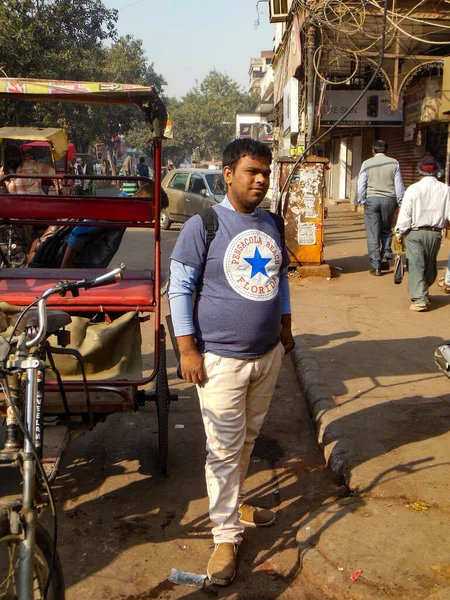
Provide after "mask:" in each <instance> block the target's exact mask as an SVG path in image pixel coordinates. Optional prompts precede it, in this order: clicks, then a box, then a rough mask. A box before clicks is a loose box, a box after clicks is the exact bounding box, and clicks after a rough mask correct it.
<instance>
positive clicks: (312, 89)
mask: <svg viewBox="0 0 450 600" xmlns="http://www.w3.org/2000/svg"><path fill="white" fill-rule="evenodd" d="M444 8H445V6H444V3H439V2H435V1H432V0H426V1H425V2H418V3H416V2H411V1H409V0H397V1H396V2H395V3H393V2H392V1H391V0H389V2H388V12H387V15H386V19H384V17H383V5H382V4H381V3H379V2H378V1H377V0H370V2H366V1H354V0H351V1H349V2H347V3H345V4H344V3H343V2H340V1H339V0H318V1H306V2H299V1H298V0H284V1H283V0H278V1H277V0H270V10H271V14H270V17H271V21H272V22H273V23H274V25H275V49H274V50H275V54H274V58H273V62H272V66H273V70H274V111H273V120H274V130H273V135H274V151H275V153H276V155H277V156H279V157H283V156H289V155H297V154H300V153H301V152H303V150H304V149H305V148H307V147H308V146H309V145H310V144H311V142H314V141H315V140H316V139H318V138H319V137H320V136H323V137H322V139H321V141H320V142H319V143H318V144H316V145H315V146H314V147H313V148H312V153H313V154H316V155H319V156H324V157H327V158H328V159H329V161H330V164H329V166H330V169H329V171H328V173H327V181H326V194H327V196H328V197H329V198H332V199H334V200H343V199H347V200H350V201H354V200H355V197H356V180H357V176H358V173H359V170H360V167H361V163H362V161H363V160H365V159H366V158H369V157H370V154H371V145H372V142H373V140H374V139H384V140H385V141H387V143H388V147H389V149H388V154H389V155H390V156H393V157H394V158H396V159H397V160H399V162H400V165H401V169H402V173H403V177H404V180H405V184H406V185H409V184H411V183H413V182H414V181H416V180H417V178H418V174H417V169H416V165H417V162H418V161H419V160H420V159H421V158H422V157H423V156H424V155H425V154H426V153H430V154H432V155H433V156H434V157H435V158H436V159H437V160H438V162H439V163H440V164H441V165H442V166H443V168H445V171H446V178H447V182H450V161H449V141H448V140H449V135H448V133H449V123H450V115H449V114H445V112H444V111H443V109H442V103H443V100H445V97H446V94H448V91H446V90H445V89H444V87H445V86H443V69H444V59H445V57H446V56H448V55H450V11H448V10H444ZM382 48H384V56H383V57H382V60H381V50H382ZM380 63H381V68H380V69H379V71H378V74H377V75H376V76H375V77H374V74H375V72H376V71H377V70H378V66H379V64H380ZM371 80H372V83H371V85H370V87H369V88H368V90H367V91H366V92H365V93H364V95H363V96H362V98H361V99H360V101H359V102H358V104H357V105H356V106H355V107H354V108H353V110H352V111H351V112H350V114H349V115H348V116H347V117H346V118H345V120H344V121H342V122H341V123H339V124H338V125H337V126H336V123H337V122H338V120H339V119H340V118H341V116H342V115H343V114H344V113H345V112H346V111H347V109H348V108H349V107H350V106H351V105H352V104H353V103H354V101H355V100H356V99H357V98H358V97H359V96H360V95H361V93H362V91H363V90H364V89H365V88H366V86H367V84H368V83H369V82H370V81H371Z"/></svg>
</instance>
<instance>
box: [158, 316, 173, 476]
mask: <svg viewBox="0 0 450 600" xmlns="http://www.w3.org/2000/svg"><path fill="white" fill-rule="evenodd" d="M169 405H170V391H169V382H168V380H167V369H166V331H165V329H164V325H161V326H160V330H159V366H158V373H157V375H156V412H157V414H158V444H159V464H160V469H161V473H162V474H163V475H165V474H166V473H167V463H168V457H169Z"/></svg>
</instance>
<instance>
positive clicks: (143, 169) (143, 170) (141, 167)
mask: <svg viewBox="0 0 450 600" xmlns="http://www.w3.org/2000/svg"><path fill="white" fill-rule="evenodd" d="M136 171H137V172H138V173H139V175H140V176H141V177H150V172H149V170H148V165H146V164H145V163H139V164H138V165H137V167H136Z"/></svg>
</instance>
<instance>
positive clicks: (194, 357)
mask: <svg viewBox="0 0 450 600" xmlns="http://www.w3.org/2000/svg"><path fill="white" fill-rule="evenodd" d="M177 341H178V347H179V349H180V371H181V376H182V377H183V379H185V380H186V381H188V382H189V383H195V384H197V383H201V382H202V381H205V379H206V374H205V369H204V368H203V356H202V355H201V354H200V352H199V351H198V349H197V346H196V345H195V339H194V336H193V335H182V336H179V337H177Z"/></svg>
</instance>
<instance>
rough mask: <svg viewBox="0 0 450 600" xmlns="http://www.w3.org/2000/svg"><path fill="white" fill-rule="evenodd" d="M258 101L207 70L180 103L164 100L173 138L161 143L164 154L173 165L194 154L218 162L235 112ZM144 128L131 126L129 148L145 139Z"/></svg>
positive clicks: (232, 132) (232, 129) (226, 78)
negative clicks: (202, 78) (199, 81)
mask: <svg viewBox="0 0 450 600" xmlns="http://www.w3.org/2000/svg"><path fill="white" fill-rule="evenodd" d="M257 102H258V100H257V98H255V97H254V96H251V95H249V94H247V93H246V92H245V91H244V90H243V89H242V88H241V86H239V84H238V83H237V82H236V81H234V80H233V79H232V78H231V77H229V76H228V75H226V74H223V73H219V72H218V71H216V70H215V69H213V70H211V71H210V72H209V73H208V75H207V76H206V77H205V79H204V80H203V81H202V82H201V83H197V84H196V85H195V86H194V87H193V88H192V89H191V90H189V91H188V92H187V94H186V95H185V96H183V97H182V98H181V100H177V99H176V98H171V99H169V101H168V109H169V114H170V116H171V118H172V120H173V124H174V137H173V140H170V141H169V142H167V143H166V144H165V155H166V156H167V157H169V158H171V159H172V160H173V161H174V162H175V163H179V162H181V161H182V160H183V159H184V158H188V157H190V156H191V155H192V154H193V153H194V152H196V153H197V154H198V155H199V157H200V158H201V159H202V160H209V159H212V158H215V159H216V160H219V159H220V158H221V156H222V151H223V149H224V147H225V146H226V145H227V144H228V143H229V142H231V141H232V140H233V138H234V137H235V128H236V125H235V122H236V112H237V111H251V110H254V108H255V106H256V104H257ZM148 133H149V132H148V129H146V128H145V126H144V127H143V126H142V123H139V122H137V123H134V126H133V127H132V128H131V130H130V131H129V133H128V136H127V139H128V140H129V141H130V143H131V144H132V145H133V146H137V147H140V148H143V146H142V145H141V144H143V143H145V139H146V138H148Z"/></svg>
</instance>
